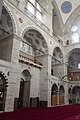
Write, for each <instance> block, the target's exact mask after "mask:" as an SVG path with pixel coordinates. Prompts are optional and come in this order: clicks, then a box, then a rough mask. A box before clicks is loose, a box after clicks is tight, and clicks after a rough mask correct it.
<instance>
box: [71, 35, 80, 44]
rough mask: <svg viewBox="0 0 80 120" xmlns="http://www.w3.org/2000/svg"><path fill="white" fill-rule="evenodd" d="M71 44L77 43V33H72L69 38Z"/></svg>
mask: <svg viewBox="0 0 80 120" xmlns="http://www.w3.org/2000/svg"><path fill="white" fill-rule="evenodd" d="M71 40H72V43H77V42H79V34H78V33H73V34H72V36H71Z"/></svg>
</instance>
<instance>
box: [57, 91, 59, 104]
mask: <svg viewBox="0 0 80 120" xmlns="http://www.w3.org/2000/svg"><path fill="white" fill-rule="evenodd" d="M57 104H58V105H59V91H57Z"/></svg>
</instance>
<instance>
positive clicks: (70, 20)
mask: <svg viewBox="0 0 80 120" xmlns="http://www.w3.org/2000/svg"><path fill="white" fill-rule="evenodd" d="M79 15H80V5H79V6H78V7H77V8H76V9H74V11H73V12H72V13H71V15H70V16H69V18H68V19H67V21H66V23H65V28H64V30H67V31H69V30H70V28H71V26H72V24H73V22H74V21H75V19H76V18H77V17H78V16H79Z"/></svg>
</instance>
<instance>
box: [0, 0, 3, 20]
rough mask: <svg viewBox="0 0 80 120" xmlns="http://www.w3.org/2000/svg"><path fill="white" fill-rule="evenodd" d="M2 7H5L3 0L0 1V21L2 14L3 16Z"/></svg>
mask: <svg viewBox="0 0 80 120" xmlns="http://www.w3.org/2000/svg"><path fill="white" fill-rule="evenodd" d="M2 5H3V0H0V20H1V14H2Z"/></svg>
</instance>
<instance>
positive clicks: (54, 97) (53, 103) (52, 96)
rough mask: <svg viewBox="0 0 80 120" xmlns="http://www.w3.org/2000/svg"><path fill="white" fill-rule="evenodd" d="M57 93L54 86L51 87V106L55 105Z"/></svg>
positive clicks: (56, 88)
mask: <svg viewBox="0 0 80 120" xmlns="http://www.w3.org/2000/svg"><path fill="white" fill-rule="evenodd" d="M57 92H58V87H57V85H56V84H54V85H53V86H52V91H51V105H57V104H58V100H57Z"/></svg>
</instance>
